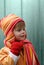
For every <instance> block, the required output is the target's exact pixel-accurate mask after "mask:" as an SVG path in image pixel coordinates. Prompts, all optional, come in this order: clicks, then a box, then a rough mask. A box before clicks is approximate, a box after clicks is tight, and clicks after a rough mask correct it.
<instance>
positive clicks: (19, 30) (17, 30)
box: [17, 29, 25, 31]
mask: <svg viewBox="0 0 44 65" xmlns="http://www.w3.org/2000/svg"><path fill="white" fill-rule="evenodd" d="M23 30H25V29H23ZM17 31H21V29H19V30H17Z"/></svg>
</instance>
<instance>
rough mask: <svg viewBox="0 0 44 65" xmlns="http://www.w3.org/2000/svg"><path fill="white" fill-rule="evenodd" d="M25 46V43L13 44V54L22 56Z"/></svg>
mask: <svg viewBox="0 0 44 65" xmlns="http://www.w3.org/2000/svg"><path fill="white" fill-rule="evenodd" d="M23 45H24V43H23V42H13V43H12V44H11V52H12V53H13V54H15V55H17V56H18V55H19V54H20V51H21V49H22V47H23Z"/></svg>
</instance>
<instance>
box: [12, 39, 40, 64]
mask: <svg viewBox="0 0 44 65" xmlns="http://www.w3.org/2000/svg"><path fill="white" fill-rule="evenodd" d="M23 47H24V48H25V51H26V64H27V65H40V63H39V61H38V58H37V55H36V52H35V50H34V47H33V45H32V43H31V42H29V41H28V40H24V41H21V42H16V41H13V42H12V46H11V52H12V53H13V54H15V55H17V56H18V55H19V54H20V51H21V50H22V48H23Z"/></svg>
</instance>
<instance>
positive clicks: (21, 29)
mask: <svg viewBox="0 0 44 65" xmlns="http://www.w3.org/2000/svg"><path fill="white" fill-rule="evenodd" d="M14 35H15V39H16V40H18V41H20V40H25V39H26V30H25V24H24V22H19V23H17V24H16V26H15V28H14Z"/></svg>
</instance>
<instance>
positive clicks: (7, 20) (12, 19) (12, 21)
mask: <svg viewBox="0 0 44 65" xmlns="http://www.w3.org/2000/svg"><path fill="white" fill-rule="evenodd" d="M20 21H23V20H22V19H21V18H20V17H18V16H16V15H15V14H9V15H8V16H6V17H4V18H3V19H2V20H1V22H0V27H1V28H2V30H3V31H4V34H5V35H6V36H7V35H8V33H9V32H10V31H12V29H13V28H14V26H15V25H16V24H17V23H18V22H20Z"/></svg>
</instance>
